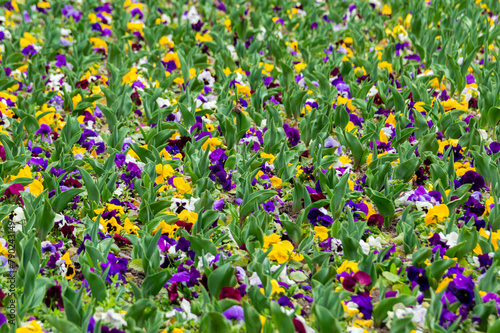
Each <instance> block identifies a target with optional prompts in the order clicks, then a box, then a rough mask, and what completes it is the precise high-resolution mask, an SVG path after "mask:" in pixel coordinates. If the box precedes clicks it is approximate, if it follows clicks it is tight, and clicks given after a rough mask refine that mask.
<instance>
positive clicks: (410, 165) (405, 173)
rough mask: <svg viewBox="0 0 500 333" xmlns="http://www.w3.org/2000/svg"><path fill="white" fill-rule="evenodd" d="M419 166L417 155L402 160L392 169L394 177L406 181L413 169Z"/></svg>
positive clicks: (411, 174) (411, 175)
mask: <svg viewBox="0 0 500 333" xmlns="http://www.w3.org/2000/svg"><path fill="white" fill-rule="evenodd" d="M419 166H420V159H419V158H418V157H414V158H410V159H409V160H407V161H404V162H403V163H401V164H400V165H398V166H397V167H396V169H394V178H396V179H400V180H402V181H403V182H404V183H407V182H408V181H409V180H410V179H411V178H412V177H413V174H414V173H415V171H416V170H417V169H418V167H419Z"/></svg>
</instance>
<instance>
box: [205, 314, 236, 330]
mask: <svg viewBox="0 0 500 333" xmlns="http://www.w3.org/2000/svg"><path fill="white" fill-rule="evenodd" d="M200 332H202V333H205V332H206V333H212V332H217V333H229V332H231V326H230V325H229V322H228V321H227V319H226V317H224V316H223V315H222V314H220V313H218V312H208V313H206V314H204V315H203V317H202V318H201V319H200Z"/></svg>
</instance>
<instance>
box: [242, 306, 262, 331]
mask: <svg viewBox="0 0 500 333" xmlns="http://www.w3.org/2000/svg"><path fill="white" fill-rule="evenodd" d="M241 305H242V306H243V310H244V314H245V328H246V330H247V332H248V333H260V331H261V330H262V323H261V321H260V316H259V313H258V312H257V311H256V310H255V309H254V308H253V307H252V306H251V305H250V304H249V303H248V302H245V301H243V302H241Z"/></svg>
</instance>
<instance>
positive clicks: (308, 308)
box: [297, 298, 311, 317]
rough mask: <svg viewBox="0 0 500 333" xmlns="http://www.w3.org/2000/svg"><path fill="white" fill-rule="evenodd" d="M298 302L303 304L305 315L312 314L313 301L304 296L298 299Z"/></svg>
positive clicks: (303, 313)
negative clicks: (310, 301)
mask: <svg viewBox="0 0 500 333" xmlns="http://www.w3.org/2000/svg"><path fill="white" fill-rule="evenodd" d="M297 303H299V304H300V305H301V306H302V315H303V316H304V317H309V315H310V314H311V303H309V302H308V301H306V300H304V299H302V298H299V299H297Z"/></svg>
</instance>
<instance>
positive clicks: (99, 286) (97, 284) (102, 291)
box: [82, 265, 108, 302]
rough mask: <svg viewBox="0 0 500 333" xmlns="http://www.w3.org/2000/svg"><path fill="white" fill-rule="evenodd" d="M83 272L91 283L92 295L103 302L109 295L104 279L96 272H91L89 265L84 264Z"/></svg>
mask: <svg viewBox="0 0 500 333" xmlns="http://www.w3.org/2000/svg"><path fill="white" fill-rule="evenodd" d="M82 272H83V276H85V279H87V281H88V283H89V287H90V290H91V291H92V296H93V297H94V298H95V299H96V300H97V301H98V302H103V301H104V300H105V299H106V297H108V295H107V291H106V285H105V284H104V281H103V280H102V279H101V278H100V277H99V276H98V275H97V274H96V273H94V272H91V271H90V268H89V266H88V265H83V268H82Z"/></svg>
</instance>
